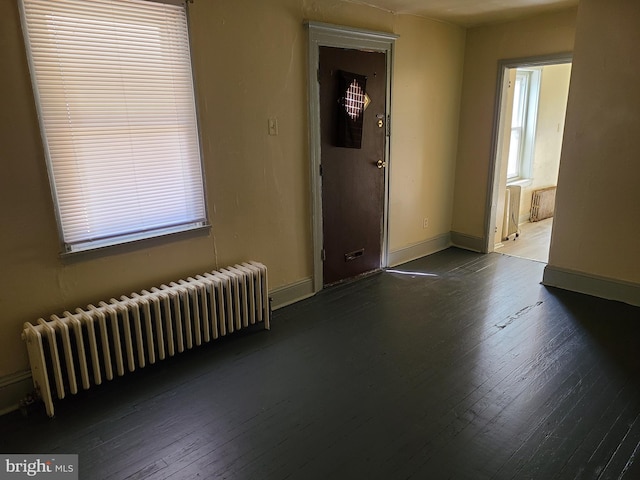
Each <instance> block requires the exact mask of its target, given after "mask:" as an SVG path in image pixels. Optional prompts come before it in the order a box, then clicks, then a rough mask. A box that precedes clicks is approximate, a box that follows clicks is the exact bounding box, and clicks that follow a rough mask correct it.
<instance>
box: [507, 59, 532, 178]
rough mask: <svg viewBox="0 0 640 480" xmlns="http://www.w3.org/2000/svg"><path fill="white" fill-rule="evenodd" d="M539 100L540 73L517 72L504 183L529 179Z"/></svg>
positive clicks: (521, 70) (529, 70) (522, 70)
mask: <svg viewBox="0 0 640 480" xmlns="http://www.w3.org/2000/svg"><path fill="white" fill-rule="evenodd" d="M539 96H540V69H539V68H530V69H525V68H518V69H517V70H516V78H515V83H514V85H513V111H512V115H511V139H510V142H509V159H508V164H507V179H508V180H509V181H517V180H524V179H528V178H531V175H532V165H533V149H534V144H535V135H536V119H537V116H538V99H539Z"/></svg>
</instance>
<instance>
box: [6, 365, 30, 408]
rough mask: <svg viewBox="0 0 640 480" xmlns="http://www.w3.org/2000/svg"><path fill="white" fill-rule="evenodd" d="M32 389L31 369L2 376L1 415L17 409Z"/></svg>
mask: <svg viewBox="0 0 640 480" xmlns="http://www.w3.org/2000/svg"><path fill="white" fill-rule="evenodd" d="M32 391H33V381H32V380H31V371H30V370H26V371H24V372H18V373H14V374H12V375H6V376H4V377H0V415H4V414H6V413H9V412H12V411H14V410H17V409H18V407H19V404H20V401H21V400H23V399H24V398H25V397H26V396H27V395H28V394H30V393H31V392H32Z"/></svg>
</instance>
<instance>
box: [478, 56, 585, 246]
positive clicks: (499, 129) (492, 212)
mask: <svg viewBox="0 0 640 480" xmlns="http://www.w3.org/2000/svg"><path fill="white" fill-rule="evenodd" d="M571 62H573V53H572V52H562V53H557V54H551V55H540V56H535V57H524V58H512V59H505V60H500V61H499V62H498V77H497V82H496V99H495V105H494V120H493V137H492V141H491V161H490V162H489V176H488V185H487V204H486V207H485V218H484V226H485V228H484V245H483V250H482V253H490V252H493V251H495V241H494V239H495V229H496V214H497V211H498V195H499V193H500V172H501V170H502V167H503V159H502V156H501V155H500V154H499V153H498V152H499V150H501V149H500V148H499V147H500V145H502V140H503V134H504V131H503V130H505V129H504V128H503V127H504V125H502V123H504V122H503V117H504V112H503V111H502V110H503V105H504V100H505V98H504V97H505V96H506V92H507V83H508V81H509V79H508V77H507V72H508V70H509V69H511V68H519V67H543V66H545V65H557V64H560V63H571ZM569 88H571V87H569ZM504 161H506V159H504Z"/></svg>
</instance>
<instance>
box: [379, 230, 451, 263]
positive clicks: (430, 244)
mask: <svg viewBox="0 0 640 480" xmlns="http://www.w3.org/2000/svg"><path fill="white" fill-rule="evenodd" d="M450 246H451V236H450V235H449V234H448V233H446V234H444V235H439V236H437V237H434V238H430V239H429V240H425V241H424V242H420V243H416V244H414V245H409V246H408V247H404V248H400V249H398V250H394V251H393V252H389V255H388V256H387V264H388V266H389V267H395V266H397V265H400V264H402V263H406V262H410V261H411V260H415V259H416V258H421V257H424V256H426V255H431V254H432V253H436V252H439V251H441V250H444V249H446V248H449V247H450Z"/></svg>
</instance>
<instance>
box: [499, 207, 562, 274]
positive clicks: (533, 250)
mask: <svg viewBox="0 0 640 480" xmlns="http://www.w3.org/2000/svg"><path fill="white" fill-rule="evenodd" d="M552 226H553V217H552V218H546V219H544V220H541V221H539V222H525V223H521V224H520V225H519V229H520V235H519V236H518V237H515V238H514V237H513V236H511V240H505V241H504V242H503V243H502V246H500V247H499V248H497V249H496V252H497V253H502V254H504V255H513V256H515V257H521V258H528V259H530V260H537V261H538V262H544V263H547V262H548V261H549V246H550V244H551V227H552Z"/></svg>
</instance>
